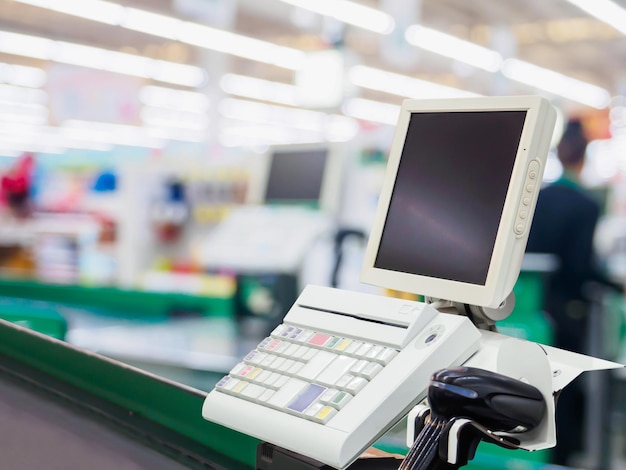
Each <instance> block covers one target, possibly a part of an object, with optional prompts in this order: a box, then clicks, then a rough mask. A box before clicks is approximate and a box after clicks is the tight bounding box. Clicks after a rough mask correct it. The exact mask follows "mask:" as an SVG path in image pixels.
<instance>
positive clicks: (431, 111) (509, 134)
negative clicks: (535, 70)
mask: <svg viewBox="0 0 626 470" xmlns="http://www.w3.org/2000/svg"><path fill="white" fill-rule="evenodd" d="M554 120H555V111H554V108H553V107H552V106H551V105H550V103H549V102H548V101H547V100H545V99H542V98H539V97H489V98H466V99H455V100H427V101H419V100H406V101H405V102H404V104H403V106H402V110H401V113H400V117H399V121H398V125H397V128H396V134H395V136H394V141H393V143H392V147H391V150H390V155H389V162H388V167H387V173H386V175H385V180H384V182H383V187H382V191H381V195H380V200H379V205H378V208H377V212H376V216H375V220H374V223H373V227H372V231H371V234H370V239H369V242H368V247H367V250H366V254H365V261H364V265H363V269H362V273H361V280H362V281H363V282H366V283H370V284H374V285H377V286H381V287H387V288H392V289H397V290H401V291H407V292H414V293H417V294H422V295H425V296H428V297H435V298H439V299H446V300H452V301H455V302H462V303H466V304H471V305H479V306H485V307H497V306H498V305H499V304H500V303H501V302H502V301H504V299H506V297H507V296H508V294H510V292H511V290H512V288H513V285H514V283H515V281H516V280H517V277H518V275H519V270H520V267H521V262H522V258H523V254H524V249H525V246H526V239H527V237H528V231H529V229H530V222H531V219H532V214H533V212H534V207H535V203H536V198H537V193H538V191H539V187H540V183H541V178H542V173H543V168H544V165H545V161H546V158H547V154H548V150H549V146H550V139H551V137H552V133H553V128H554Z"/></svg>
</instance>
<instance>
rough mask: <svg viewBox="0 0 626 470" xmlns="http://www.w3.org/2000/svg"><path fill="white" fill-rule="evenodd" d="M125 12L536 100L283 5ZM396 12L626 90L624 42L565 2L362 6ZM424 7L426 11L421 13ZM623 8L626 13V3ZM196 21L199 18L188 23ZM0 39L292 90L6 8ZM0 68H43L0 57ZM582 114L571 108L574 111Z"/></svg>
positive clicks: (276, 1)
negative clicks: (331, 49) (134, 57)
mask: <svg viewBox="0 0 626 470" xmlns="http://www.w3.org/2000/svg"><path fill="white" fill-rule="evenodd" d="M116 1H118V2H119V3H121V4H123V5H125V6H133V7H137V8H142V9H145V10H152V11H155V12H159V13H166V14H169V15H174V16H179V17H182V18H185V19H187V20H189V19H191V20H192V21H198V22H201V21H204V22H210V23H212V25H213V26H215V27H218V28H221V29H226V30H229V31H233V32H236V33H239V34H242V35H246V36H248V37H252V38H257V39H262V40H265V41H269V42H272V43H278V44H281V45H286V46H289V47H293V48H297V49H301V50H306V51H310V50H317V49H320V48H325V47H328V43H329V42H335V43H336V44H340V46H341V47H342V50H345V51H347V52H348V54H347V57H349V60H350V61H351V62H352V63H354V64H363V65H369V66H372V67H377V68H381V69H384V70H389V71H395V72H398V73H402V74H405V75H410V76H412V77H417V78H422V79H426V80H430V81H434V82H438V83H442V84H446V85H449V86H454V87H458V88H462V89H466V90H470V91H473V92H477V93H481V94H506V93H511V94H520V93H532V92H533V91H534V90H533V89H532V88H530V87H528V86H527V85H521V84H516V83H515V82H511V81H508V80H506V79H504V78H503V77H502V76H500V75H498V74H492V73H489V72H484V71H481V70H478V69H474V68H472V67H470V66H461V65H460V64H459V63H455V62H454V61H453V60H451V59H449V58H446V57H442V56H439V55H436V54H434V53H432V52H428V51H425V50H419V49H417V48H415V47H413V46H409V45H407V44H406V43H405V42H404V41H403V38H402V36H401V35H400V33H397V34H391V35H380V34H378V33H374V32H370V31H366V30H363V29H359V28H356V27H354V26H345V25H342V24H340V23H338V22H336V21H330V20H328V19H324V18H323V17H321V16H319V15H317V14H314V13H310V12H306V11H304V10H299V9H297V8H296V7H293V6H291V5H289V4H287V3H283V2H282V1H280V0H263V1H259V0H239V1H234V0H116ZM360 3H363V4H365V5H368V6H372V7H375V8H380V9H387V11H395V12H396V15H395V17H396V24H397V25H398V26H399V27H398V28H396V30H398V31H401V29H400V26H402V27H404V26H408V25H409V24H411V23H417V22H419V23H421V24H423V25H425V26H429V27H431V28H435V29H438V30H440V31H443V32H447V33H449V34H453V35H455V36H457V37H460V38H463V39H467V40H470V41H472V42H475V43H478V44H482V45H484V46H488V47H490V48H495V49H499V50H500V51H501V52H502V53H503V55H504V56H505V57H507V56H514V57H517V58H519V59H523V60H525V61H528V62H531V63H533V64H536V65H539V66H542V67H546V68H549V69H551V70H554V71H557V72H560V73H562V74H566V75H568V76H571V77H575V78H578V79H580V80H583V81H586V82H589V83H593V84H595V85H598V86H601V87H603V88H605V89H607V90H609V92H610V93H611V94H612V95H616V94H621V93H624V92H625V89H626V39H625V38H624V36H623V35H622V34H621V33H619V32H618V31H617V30H615V29H613V28H612V27H610V26H608V25H606V24H604V23H602V22H600V21H598V20H595V19H592V18H590V17H589V16H588V15H586V14H585V13H584V12H582V11H581V10H579V9H577V8H576V7H574V6H572V5H571V4H570V3H568V2H567V1H565V0H524V1H523V2H522V1H519V0H501V1H493V0H472V1H468V0H422V1H421V2H419V1H418V0H380V1H375V0H360ZM420 3H421V7H420V8H418V7H417V6H418V5H419V4H420ZM616 3H619V4H621V5H622V6H624V7H626V0H617V1H616ZM190 16H191V17H192V18H190ZM0 30H2V31H10V32H17V33H24V34H32V35H37V36H44V37H48V38H52V39H57V40H64V41H71V42H77V43H82V44H88V45H93V46H99V47H102V48H107V49H115V50H123V51H126V52H132V53H136V54H140V55H144V56H148V57H153V58H161V59H166V60H172V61H176V62H187V63H194V64H198V65H201V66H203V67H205V68H207V69H209V75H210V74H211V69H213V68H215V69H216V70H217V69H221V71H234V72H238V73H242V74H246V75H251V76H256V77H261V78H266V79H270V80H276V81H281V82H287V83H289V82H292V81H293V71H292V70H288V69H284V68H280V67H277V66H273V65H267V64H264V63H261V62H257V61H253V60H247V59H241V58H235V57H232V56H225V55H224V54H219V53H210V52H208V51H206V50H199V49H197V48H195V47H193V46H189V45H185V44H182V43H177V42H172V41H168V40H166V39H161V38H158V37H155V36H151V35H147V34H144V33H139V32H135V31H131V30H126V29H123V28H119V27H116V26H111V25H106V24H100V23H97V22H93V21H89V20H85V19H81V18H76V17H73V16H69V15H65V14H62V13H56V12H52V11H48V10H44V9H41V8H38V7H34V6H30V5H25V4H21V3H18V2H16V1H15V0H0ZM0 62H8V63H20V64H25V65H29V64H34V63H35V64H36V63H37V61H36V60H34V59H27V58H20V57H17V56H9V55H1V54H0ZM361 94H362V96H363V97H367V98H372V99H377V100H380V101H386V102H389V103H395V104H397V103H399V102H400V101H401V99H402V98H401V97H399V96H395V95H392V94H388V93H383V92H374V91H367V90H363V91H361ZM567 105H569V106H576V105H575V104H574V103H567Z"/></svg>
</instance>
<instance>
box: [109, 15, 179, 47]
mask: <svg viewBox="0 0 626 470" xmlns="http://www.w3.org/2000/svg"><path fill="white" fill-rule="evenodd" d="M124 10H125V15H124V19H123V21H121V22H120V23H121V26H123V27H124V28H126V29H132V30H133V31H138V32H140V33H146V34H152V35H153V36H158V37H162V38H166V39H172V40H177V39H178V35H179V32H180V30H181V27H182V25H183V21H182V20H179V19H178V18H174V17H172V16H167V15H160V14H158V13H152V12H150V11H144V10H138V9H137V8H124Z"/></svg>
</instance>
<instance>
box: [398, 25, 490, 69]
mask: <svg viewBox="0 0 626 470" xmlns="http://www.w3.org/2000/svg"><path fill="white" fill-rule="evenodd" d="M405 38H406V40H407V42H408V43H409V44H412V45H414V46H417V47H420V48H422V49H425V50H428V51H431V52H434V53H436V54H439V55H443V56H446V57H450V58H451V59H454V60H458V61H459V62H463V63H466V64H469V65H472V66H474V67H477V68H480V69H483V70H486V71H488V72H497V71H498V70H500V67H501V65H502V56H501V55H500V54H499V53H498V52H496V51H493V50H491V49H488V48H486V47H483V46H479V45H478V44H474V43H473V42H470V41H465V40H463V39H460V38H457V37H456V36H452V35H450V34H446V33H443V32H441V31H437V30H435V29H432V28H427V27H426V26H422V25H411V26H409V27H408V28H407V30H406V33H405Z"/></svg>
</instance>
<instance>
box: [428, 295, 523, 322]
mask: <svg viewBox="0 0 626 470" xmlns="http://www.w3.org/2000/svg"><path fill="white" fill-rule="evenodd" d="M425 300H426V303H428V304H431V305H433V304H434V305H433V306H435V307H436V308H437V309H439V310H442V311H443V309H448V310H450V309H453V310H455V311H456V313H457V314H459V315H464V316H466V317H468V318H469V319H470V320H471V321H472V323H474V325H476V327H477V328H479V329H483V330H492V331H493V330H494V328H495V324H496V322H497V321H500V320H504V319H505V318H507V317H508V316H509V315H511V313H513V309H514V308H515V294H514V293H513V292H511V293H510V294H509V295H508V296H507V297H506V298H505V299H504V300H503V301H502V303H501V304H500V305H498V306H497V307H495V308H490V307H482V306H480V305H470V304H463V303H460V302H452V301H450V300H444V299H436V298H434V297H426V299H425Z"/></svg>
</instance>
